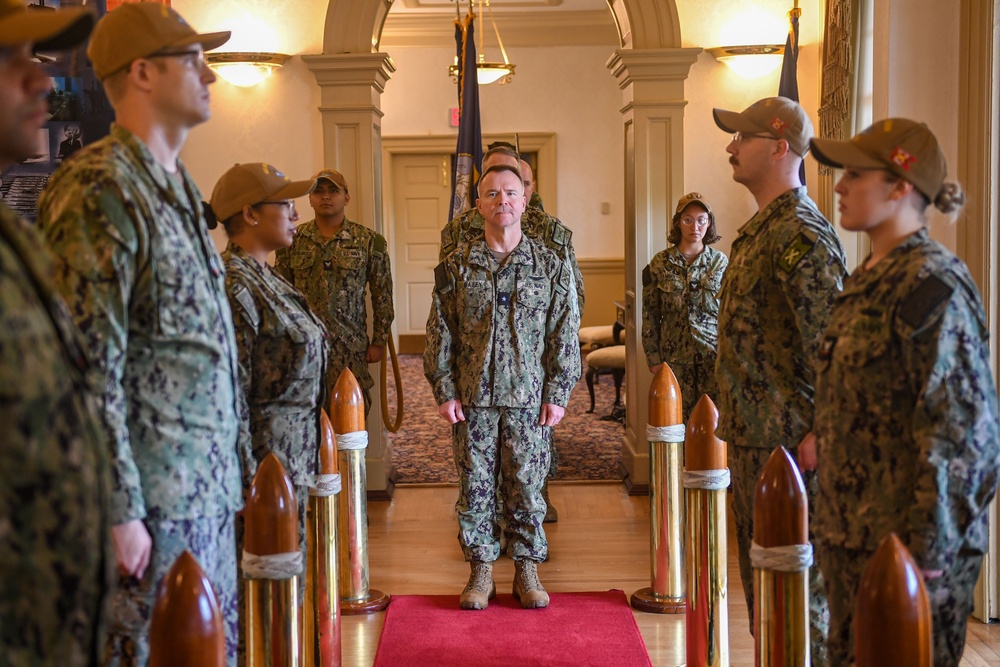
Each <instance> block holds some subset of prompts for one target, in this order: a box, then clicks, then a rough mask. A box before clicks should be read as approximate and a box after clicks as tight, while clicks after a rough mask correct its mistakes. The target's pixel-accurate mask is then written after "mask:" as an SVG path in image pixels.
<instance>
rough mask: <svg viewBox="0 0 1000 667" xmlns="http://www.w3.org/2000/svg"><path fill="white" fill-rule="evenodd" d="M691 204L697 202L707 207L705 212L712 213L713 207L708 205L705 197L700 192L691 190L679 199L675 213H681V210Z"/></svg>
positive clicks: (704, 207)
mask: <svg viewBox="0 0 1000 667" xmlns="http://www.w3.org/2000/svg"><path fill="white" fill-rule="evenodd" d="M690 204H697V205H698V206H701V207H702V208H703V209H705V212H706V213H708V214H709V215H712V207H711V206H709V205H708V202H707V201H705V198H704V197H702V196H701V193H700V192H689V193H687V194H686V195H684V196H683V197H681V198H680V199H678V200H677V208H675V209H674V215H675V216H676V215H680V214H681V211H683V210H684V209H686V208H687V207H688V206H689V205H690Z"/></svg>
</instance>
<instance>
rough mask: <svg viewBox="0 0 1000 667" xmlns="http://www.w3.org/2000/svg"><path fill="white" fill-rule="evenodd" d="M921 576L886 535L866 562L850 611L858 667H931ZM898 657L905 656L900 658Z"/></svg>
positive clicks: (927, 603) (900, 545) (903, 550)
mask: <svg viewBox="0 0 1000 667" xmlns="http://www.w3.org/2000/svg"><path fill="white" fill-rule="evenodd" d="M931 627H932V623H931V609H930V601H929V599H928V597H927V589H926V588H925V587H924V578H923V574H922V573H921V571H920V568H919V567H917V563H916V561H914V560H913V557H912V556H911V555H910V552H909V551H907V549H906V547H905V546H904V545H903V543H902V541H900V539H899V538H898V537H897V536H896V535H895V533H890V534H889V535H887V536H886V537H885V538H883V539H882V543H881V544H879V547H878V549H877V550H876V551H875V555H874V556H872V558H871V560H870V561H868V566H867V567H866V568H865V574H864V576H863V577H862V578H861V585H860V586H859V588H858V599H857V605H856V607H855V612H854V654H855V659H856V664H857V665H858V667H870V666H874V665H882V664H888V663H887V662H885V661H886V660H887V659H888V660H890V661H892V662H894V663H895V664H899V665H912V667H931V665H932V664H933V663H934V655H933V654H934V640H933V635H932V631H931ZM901 653H906V655H903V654H901Z"/></svg>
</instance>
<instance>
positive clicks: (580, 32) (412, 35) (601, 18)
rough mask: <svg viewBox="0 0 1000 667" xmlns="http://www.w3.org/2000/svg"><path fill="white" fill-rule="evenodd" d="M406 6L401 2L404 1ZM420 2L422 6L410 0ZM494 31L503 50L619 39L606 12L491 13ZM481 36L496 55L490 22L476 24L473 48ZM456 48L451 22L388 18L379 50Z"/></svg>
mask: <svg viewBox="0 0 1000 667" xmlns="http://www.w3.org/2000/svg"><path fill="white" fill-rule="evenodd" d="M404 1H405V0H404ZM412 1H414V2H418V1H420V0H412ZM493 17H494V19H495V20H496V23H497V29H498V30H499V31H500V35H501V36H502V37H503V43H504V46H506V47H507V48H510V47H517V46H610V47H613V48H617V47H618V45H619V43H618V33H617V31H616V29H615V22H614V17H613V16H612V15H611V12H610V11H609V10H606V9H605V10H584V11H555V10H545V11H543V10H537V11H519V12H503V13H500V12H495V13H494V14H493ZM484 31H485V35H486V37H485V39H486V48H487V50H491V49H494V50H495V49H496V48H497V44H496V37H495V36H494V35H493V29H492V27H491V26H490V23H489V19H488V18H487V19H485V21H484V20H479V21H477V22H476V44H477V46H478V45H480V44H482V41H481V40H482V38H483V35H484ZM402 46H414V47H449V48H454V46H455V24H454V18H453V17H451V18H448V17H446V16H445V15H443V14H435V15H429V14H412V13H396V12H390V13H389V15H388V16H387V17H386V20H385V26H384V27H383V29H382V39H381V41H380V42H379V48H380V49H382V50H385V49H388V48H391V47H402Z"/></svg>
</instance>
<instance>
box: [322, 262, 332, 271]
mask: <svg viewBox="0 0 1000 667" xmlns="http://www.w3.org/2000/svg"><path fill="white" fill-rule="evenodd" d="M323 268H324V269H326V270H327V271H329V270H330V269H332V268H333V262H332V261H330V260H328V259H324V260H323Z"/></svg>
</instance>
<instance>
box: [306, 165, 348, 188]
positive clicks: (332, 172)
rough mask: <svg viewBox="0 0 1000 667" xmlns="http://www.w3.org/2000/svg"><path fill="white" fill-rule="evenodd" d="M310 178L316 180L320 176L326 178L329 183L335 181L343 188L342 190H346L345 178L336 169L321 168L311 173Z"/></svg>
mask: <svg viewBox="0 0 1000 667" xmlns="http://www.w3.org/2000/svg"><path fill="white" fill-rule="evenodd" d="M312 178H313V180H314V181H318V180H319V179H321V178H322V179H325V180H328V181H330V182H331V183H335V184H337V185H339V186H340V187H342V188H344V190H347V179H346V178H344V175H343V174H342V173H340V172H339V171H337V170H336V169H321V170H319V171H317V172H316V173H315V174H313V177H312Z"/></svg>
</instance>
